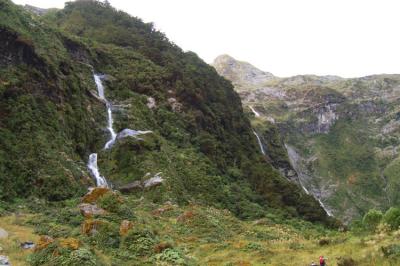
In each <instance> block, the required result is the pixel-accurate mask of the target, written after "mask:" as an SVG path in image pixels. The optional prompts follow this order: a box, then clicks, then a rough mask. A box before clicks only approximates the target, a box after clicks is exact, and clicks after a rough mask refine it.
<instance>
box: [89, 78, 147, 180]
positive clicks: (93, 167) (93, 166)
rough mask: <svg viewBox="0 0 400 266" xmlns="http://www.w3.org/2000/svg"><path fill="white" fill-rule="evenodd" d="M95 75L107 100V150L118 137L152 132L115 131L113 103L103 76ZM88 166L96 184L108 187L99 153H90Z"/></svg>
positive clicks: (127, 129)
mask: <svg viewBox="0 0 400 266" xmlns="http://www.w3.org/2000/svg"><path fill="white" fill-rule="evenodd" d="M93 77H94V81H95V83H96V87H97V93H98V95H99V98H100V99H101V100H103V101H104V102H105V104H106V108H107V130H108V132H109V133H110V138H109V139H108V141H107V142H106V144H105V145H104V149H105V150H107V149H110V148H111V147H112V146H113V145H114V143H115V141H116V140H117V138H118V139H121V138H125V137H135V138H137V136H138V135H143V134H148V133H152V131H148V130H147V131H142V130H132V129H129V128H126V129H124V130H122V131H121V132H120V133H119V134H117V133H115V131H114V128H113V124H114V120H113V117H112V105H111V103H110V102H109V101H108V100H107V98H106V97H105V95H104V86H103V83H102V82H101V78H102V76H100V75H96V74H93ZM137 139H138V140H141V139H139V138H137ZM87 167H88V169H89V172H90V173H91V175H92V176H93V177H94V178H95V179H96V185H97V186H98V187H108V184H107V180H106V178H105V177H104V176H102V175H101V174H100V171H99V167H98V165H97V153H92V154H90V155H89V162H88V164H87Z"/></svg>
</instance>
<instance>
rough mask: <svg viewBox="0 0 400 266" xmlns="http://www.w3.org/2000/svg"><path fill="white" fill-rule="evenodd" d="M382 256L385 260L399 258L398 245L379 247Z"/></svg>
mask: <svg viewBox="0 0 400 266" xmlns="http://www.w3.org/2000/svg"><path fill="white" fill-rule="evenodd" d="M381 250H382V252H383V255H384V256H385V257H387V258H398V257H400V245H398V244H391V245H388V246H385V247H381Z"/></svg>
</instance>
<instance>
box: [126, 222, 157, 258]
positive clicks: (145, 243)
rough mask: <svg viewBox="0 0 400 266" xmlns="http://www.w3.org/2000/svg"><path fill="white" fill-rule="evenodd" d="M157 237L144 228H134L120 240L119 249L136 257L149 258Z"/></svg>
mask: <svg viewBox="0 0 400 266" xmlns="http://www.w3.org/2000/svg"><path fill="white" fill-rule="evenodd" d="M156 243H157V237H156V236H155V235H154V233H153V232H152V231H150V230H148V229H146V228H144V229H139V228H134V229H132V230H130V231H129V232H128V234H127V235H126V236H124V237H123V238H122V241H121V247H122V248H123V249H126V250H128V251H129V252H131V253H132V254H134V255H136V256H139V257H140V256H149V255H152V254H153V253H154V245H155V244H156Z"/></svg>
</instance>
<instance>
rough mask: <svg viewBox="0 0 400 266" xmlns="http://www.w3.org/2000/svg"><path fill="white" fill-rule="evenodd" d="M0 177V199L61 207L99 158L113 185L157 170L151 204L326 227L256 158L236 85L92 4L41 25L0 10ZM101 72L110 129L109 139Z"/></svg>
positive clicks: (319, 213)
mask: <svg viewBox="0 0 400 266" xmlns="http://www.w3.org/2000/svg"><path fill="white" fill-rule="evenodd" d="M0 6H1V9H0V29H1V31H0V33H1V37H2V38H1V41H2V46H1V48H0V49H1V50H0V52H1V58H2V59H1V61H0V62H1V66H2V67H1V82H0V93H1V96H2V97H1V100H0V110H1V114H2V116H1V117H0V124H1V125H2V127H1V131H0V134H1V142H0V156H1V158H2V159H1V160H0V168H1V169H2V171H1V174H0V183H1V188H2V189H3V191H2V193H1V195H2V198H3V199H6V200H11V199H14V198H15V197H30V196H39V197H44V198H47V199H50V200H61V199H66V198H69V197H72V196H74V195H78V194H81V193H82V191H83V190H84V189H85V188H86V187H87V186H88V185H93V179H92V178H91V177H90V175H89V172H88V170H87V169H86V162H87V160H88V156H89V154H90V153H93V152H98V153H99V160H98V165H99V168H100V171H101V173H102V174H103V175H105V177H106V178H108V180H109V181H110V182H111V184H113V186H114V187H116V188H119V187H124V186H127V185H131V184H132V183H133V182H134V181H138V180H144V179H146V178H147V177H148V176H149V174H150V175H155V174H156V173H159V172H161V173H162V176H163V177H164V179H165V182H164V184H163V185H162V186H160V187H157V188H155V189H154V190H151V191H149V192H148V193H147V194H146V197H149V198H150V199H152V200H153V201H156V202H164V201H166V200H171V201H174V202H178V203H188V202H198V203H203V204H211V205H214V206H217V207H222V208H228V209H230V210H231V211H233V212H234V213H235V214H236V215H238V216H239V217H242V218H254V217H259V216H262V215H264V214H265V212H266V211H268V210H270V208H273V209H281V211H282V212H284V213H287V214H288V215H294V216H301V217H304V218H305V219H308V220H311V221H322V222H328V219H327V217H326V215H325V213H324V212H323V210H322V209H321V208H320V207H319V204H318V203H317V202H316V201H315V200H314V199H313V198H312V197H310V196H308V195H306V194H305V193H303V192H302V191H301V190H299V189H298V188H297V187H296V186H295V185H293V184H291V183H289V182H288V181H287V180H286V179H285V178H283V177H282V176H280V175H279V173H278V172H277V171H275V170H274V169H273V167H272V166H271V165H270V164H269V163H268V162H266V161H265V160H264V159H263V158H262V156H260V153H259V151H258V146H257V140H256V138H255V137H254V135H253V133H252V131H251V127H250V123H249V120H248V119H247V118H246V116H245V115H244V114H243V110H242V107H241V103H240V98H239V96H238V95H237V94H236V93H235V92H234V91H233V89H232V86H231V85H230V83H229V82H227V81H226V80H225V79H223V78H221V77H220V76H219V75H218V74H217V72H216V71H215V70H214V69H213V68H211V67H210V66H208V65H207V64H205V63H204V62H203V61H201V60H200V59H199V58H198V57H197V56H196V55H195V54H194V53H191V52H189V53H184V52H182V51H181V49H180V48H179V47H177V46H176V45H174V44H171V43H170V42H169V41H168V40H167V38H166V37H165V36H164V35H163V34H161V33H160V32H158V31H156V30H154V28H153V27H152V25H151V24H145V23H143V22H142V21H141V20H140V19H137V18H133V17H131V16H129V15H128V14H126V13H123V12H121V11H117V10H115V9H114V8H112V7H111V6H109V5H108V4H105V3H101V2H97V1H76V2H69V3H67V5H66V7H65V9H62V10H53V11H51V12H47V13H46V15H45V16H44V17H37V16H35V15H34V14H32V13H29V12H27V11H24V10H23V9H22V8H20V7H17V6H15V5H13V4H12V3H11V2H10V1H6V0H1V1H0ZM93 71H94V72H95V73H102V74H104V76H103V83H104V85H105V94H106V96H107V99H109V101H110V102H111V109H112V115H113V118H114V122H115V123H114V127H115V131H116V132H121V131H122V130H123V129H125V128H131V129H135V130H151V131H152V132H153V133H152V134H146V135H144V136H143V140H139V139H136V138H129V137H128V138H123V139H118V140H117V143H116V144H115V145H114V146H113V147H112V149H107V150H104V149H102V147H103V145H104V143H105V142H106V139H108V134H109V133H108V131H107V130H106V127H107V119H106V118H107V114H106V108H105V106H104V102H103V101H101V99H99V97H98V95H97V93H96V86H95V83H94V79H93Z"/></svg>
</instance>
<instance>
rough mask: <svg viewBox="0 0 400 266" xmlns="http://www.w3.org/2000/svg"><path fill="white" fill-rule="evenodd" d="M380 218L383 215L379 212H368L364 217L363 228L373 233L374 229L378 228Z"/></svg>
mask: <svg viewBox="0 0 400 266" xmlns="http://www.w3.org/2000/svg"><path fill="white" fill-rule="evenodd" d="M382 216H383V214H382V212H381V211H377V210H374V209H372V210H369V211H368V212H367V213H366V214H365V215H364V218H363V220H362V223H363V225H364V226H365V228H367V229H368V230H371V231H374V230H375V229H376V227H377V226H378V224H379V223H380V222H381V220H382Z"/></svg>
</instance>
